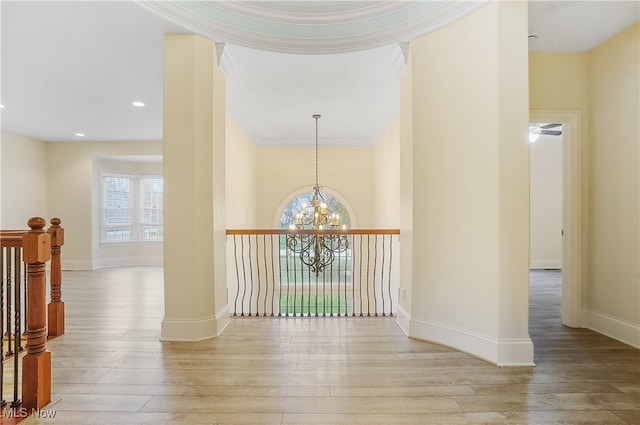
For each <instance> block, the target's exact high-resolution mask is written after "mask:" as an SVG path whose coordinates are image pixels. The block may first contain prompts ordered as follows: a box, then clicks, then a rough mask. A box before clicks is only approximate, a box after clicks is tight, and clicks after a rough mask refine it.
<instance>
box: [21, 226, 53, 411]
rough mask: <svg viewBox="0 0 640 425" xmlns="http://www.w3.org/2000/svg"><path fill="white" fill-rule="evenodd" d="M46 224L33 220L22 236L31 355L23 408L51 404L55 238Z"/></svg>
mask: <svg viewBox="0 0 640 425" xmlns="http://www.w3.org/2000/svg"><path fill="white" fill-rule="evenodd" d="M45 225H46V221H45V220H44V219H43V218H40V217H33V218H31V219H29V227H30V228H31V230H30V231H29V232H28V233H26V234H25V235H24V236H23V237H22V249H23V251H24V254H23V255H24V257H23V258H24V262H25V263H27V273H28V277H29V280H28V283H27V312H28V318H27V354H26V355H25V356H24V358H23V359H22V405H23V407H25V408H27V409H34V408H35V409H40V408H42V407H44V406H45V405H47V404H48V403H50V402H51V353H50V352H48V351H47V349H46V342H47V335H46V331H45V327H46V319H47V317H46V314H47V313H46V307H47V306H46V285H45V263H46V262H47V261H49V258H50V257H51V235H49V234H48V233H47V232H45V231H44V226H45Z"/></svg>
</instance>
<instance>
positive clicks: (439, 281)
mask: <svg viewBox="0 0 640 425" xmlns="http://www.w3.org/2000/svg"><path fill="white" fill-rule="evenodd" d="M526 31H527V7H526V3H520V2H492V3H489V4H487V5H485V6H483V7H482V8H481V9H479V10H478V11H477V12H475V13H474V14H472V15H469V16H467V17H465V18H463V19H461V20H459V21H457V22H455V23H454V24H452V25H450V26H447V27H446V28H443V29H441V30H439V31H436V32H434V33H432V34H429V35H427V36H425V37H422V38H419V39H417V40H414V41H413V42H412V45H411V53H410V61H409V62H410V67H411V72H412V74H413V77H412V93H411V97H412V111H411V113H412V118H411V119H412V131H413V138H412V139H413V140H412V142H411V143H412V147H413V178H412V180H413V184H414V185H413V200H412V203H413V218H414V220H413V224H412V233H413V234H412V238H413V244H412V247H413V253H412V256H413V265H412V274H411V285H412V292H411V297H412V298H411V318H410V321H409V323H410V325H409V326H410V329H409V335H410V336H413V337H417V338H425V339H431V340H435V341H437V342H440V343H444V344H447V345H451V346H454V347H457V348H459V349H462V350H465V351H469V352H471V353H473V354H475V355H477V356H479V357H482V358H485V359H487V360H490V361H492V362H495V363H498V364H503V365H507V364H532V362H533V345H532V343H531V341H530V339H529V337H528V265H529V193H528V192H529V189H528V187H529V169H528V168H529V157H528V149H529V146H528V140H527V128H528V93H527V44H526ZM469 34H473V37H469ZM403 93H404V92H403ZM402 103H403V102H401V104H402ZM402 140H403V142H404V141H405V139H404V137H403V138H402ZM401 166H402V163H401ZM418 240H419V241H420V242H419V243H418V242H417V241H418ZM403 244H404V240H403ZM403 252H404V249H403ZM401 298H402V297H401Z"/></svg>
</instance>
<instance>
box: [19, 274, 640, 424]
mask: <svg viewBox="0 0 640 425" xmlns="http://www.w3.org/2000/svg"><path fill="white" fill-rule="evenodd" d="M63 279H64V292H63V297H64V299H65V302H66V311H67V334H66V335H64V336H62V337H59V338H56V339H55V340H52V341H51V342H50V344H49V349H50V351H51V352H52V357H53V402H52V403H51V404H50V405H49V406H47V409H48V410H46V411H45V413H49V414H53V413H54V414H55V418H51V417H48V418H37V417H32V418H29V419H28V420H26V421H24V422H23V424H54V423H59V424H65V425H73V424H82V425H87V424H95V425H98V424H100V425H106V424H119V425H120V424H129V425H136V424H154V425H158V424H172V425H175V424H196V425H197V424H315V425H317V424H332V425H336V424H363V425H364V424H366V425H374V424H398V425H412V424H447V425H449V424H541V425H542V424H544V425H548V424H594V425H595V424H599V425H600V424H640V351H639V350H636V349H633V348H631V347H629V346H626V345H624V344H622V343H619V342H617V341H614V340H611V339H609V338H607V337H604V336H602V335H599V334H596V333H594V332H591V331H589V330H585V329H569V328H566V327H563V326H562V325H561V324H560V318H559V301H560V300H559V284H560V279H559V273H558V272H553V271H540V272H534V273H532V276H531V336H532V338H533V340H534V344H535V360H536V364H537V366H536V367H535V368H533V367H526V368H524V367H523V368H498V367H495V366H493V365H490V364H487V363H486V362H483V361H481V360H478V359H477V358H474V357H472V356H469V355H467V354H464V353H460V352H457V351H455V350H452V349H450V348H446V347H442V346H439V345H437V344H432V343H429V342H424V341H416V340H412V339H409V338H406V337H405V336H404V335H403V334H402V332H401V331H400V329H399V328H398V327H397V325H396V324H395V321H394V319H393V318H329V319H327V318H325V319H321V320H317V319H308V318H275V319H274V318H261V319H257V318H237V319H233V320H232V323H231V325H230V326H229V327H228V329H227V330H226V331H225V332H224V333H223V335H222V336H221V337H219V338H216V339H213V340H209V341H204V342H199V343H162V342H160V341H159V324H160V321H161V320H162V316H163V307H162V306H163V290H162V269H161V268H154V267H134V268H122V269H104V270H98V271H94V272H65V273H64V277H63ZM49 416H51V415H49Z"/></svg>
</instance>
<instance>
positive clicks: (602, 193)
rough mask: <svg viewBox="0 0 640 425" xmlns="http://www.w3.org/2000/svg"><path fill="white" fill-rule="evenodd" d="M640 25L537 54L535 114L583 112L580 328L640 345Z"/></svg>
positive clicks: (532, 71)
mask: <svg viewBox="0 0 640 425" xmlns="http://www.w3.org/2000/svg"><path fill="white" fill-rule="evenodd" d="M639 31H640V30H639V24H638V23H636V24H635V25H633V26H631V27H630V28H628V29H627V30H625V31H623V32H622V33H621V34H618V35H617V36H614V37H612V38H611V39H610V40H608V41H606V42H605V43H603V44H602V45H601V46H598V47H597V48H595V49H594V50H592V51H591V52H581V53H556V52H531V53H530V55H529V81H530V108H531V109H532V110H549V111H553V110H573V111H578V112H579V113H580V122H581V128H580V141H581V145H580V157H581V164H582V174H581V188H582V189H581V198H582V209H581V216H582V222H583V231H582V236H581V241H582V245H581V250H582V252H581V265H582V266H581V275H582V280H581V285H580V286H581V293H582V296H581V297H580V298H581V299H580V303H581V308H582V318H581V326H584V327H589V328H591V329H594V330H597V331H599V332H602V333H605V334H607V335H609V336H612V337H614V338H617V339H620V340H623V341H625V342H628V343H631V344H633V345H635V346H640V317H639V316H640V306H639V303H640V282H639V279H640V278H639V272H638V264H639V263H640V258H639V257H640V254H639V249H638V239H639V236H638V222H639V221H640V218H639V216H638V208H639V207H638V203H639V202H638V196H639V195H638V163H639V162H640V160H639V159H638V140H639V136H638V128H639V123H638V120H639V118H638V117H639V115H640V114H639V112H638V103H639V101H638V91H639V89H638V84H639V83H638V75H639V66H640V65H639V62H640V60H639V55H640V46H639V43H640V42H639V39H640V36H639V34H638V33H639Z"/></svg>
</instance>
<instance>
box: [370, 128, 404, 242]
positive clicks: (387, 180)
mask: <svg viewBox="0 0 640 425" xmlns="http://www.w3.org/2000/svg"><path fill="white" fill-rule="evenodd" d="M373 184H374V187H375V190H374V207H375V208H374V210H375V217H374V219H375V227H377V228H387V229H391V228H393V229H399V228H400V119H399V118H396V119H395V120H394V121H393V122H392V123H391V125H390V126H389V128H388V129H387V130H386V131H385V132H384V134H382V136H380V138H379V139H378V141H377V142H376V144H375V145H374V147H373Z"/></svg>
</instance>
